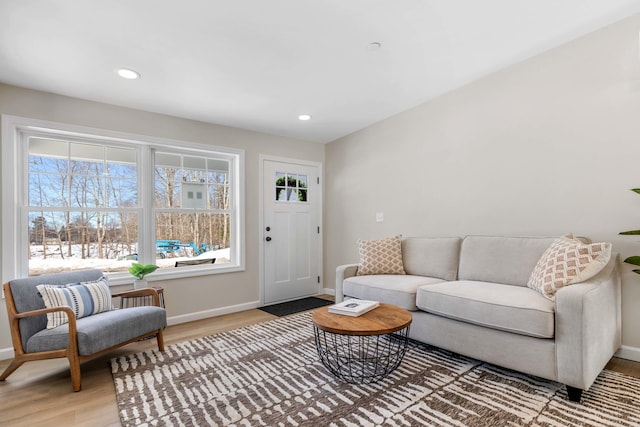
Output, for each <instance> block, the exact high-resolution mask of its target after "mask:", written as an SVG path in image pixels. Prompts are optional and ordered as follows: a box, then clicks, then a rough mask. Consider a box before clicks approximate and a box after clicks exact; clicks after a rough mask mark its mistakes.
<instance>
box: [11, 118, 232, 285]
mask: <svg viewBox="0 0 640 427" xmlns="http://www.w3.org/2000/svg"><path fill="white" fill-rule="evenodd" d="M34 122H36V121H33V120H28V119H19V118H12V117H7V116H3V139H4V140H8V141H11V140H12V141H13V142H12V143H8V144H3V153H2V154H3V159H2V161H3V187H4V190H5V191H3V235H4V236H5V238H4V239H3V251H4V253H5V254H7V253H15V254H16V257H15V258H13V257H7V256H4V257H3V262H4V265H3V267H4V271H5V276H6V277H5V279H6V278H7V277H9V276H11V277H18V276H26V275H39V274H44V273H51V272H58V271H73V270H79V269H86V268H99V269H101V270H103V271H105V272H109V273H113V274H115V276H113V275H112V277H116V278H117V277H118V274H117V273H120V272H122V273H125V274H122V275H121V277H123V278H124V277H127V278H129V276H128V273H126V271H127V269H128V267H129V266H130V265H131V263H132V262H141V263H154V264H157V265H158V266H159V267H160V270H158V272H156V273H154V275H165V276H167V275H168V276H176V277H177V276H185V275H195V274H205V273H206V274H210V273H216V272H226V271H237V270H241V269H242V268H243V260H244V256H243V253H244V252H243V248H242V247H241V242H242V238H241V236H242V225H243V218H242V216H243V215H242V212H243V211H242V206H240V201H241V200H242V197H241V191H242V189H243V185H242V182H241V180H240V177H241V176H242V174H241V168H242V165H243V152H242V151H241V150H233V149H226V148H220V147H213V148H212V147H209V146H205V145H196V144H189V143H185V142H176V141H165V140H159V139H155V138H142V137H138V136H136V137H130V136H129V135H127V136H126V137H122V135H120V134H119V135H118V136H117V137H114V135H111V134H108V132H103V131H99V132H98V131H97V130H90V132H87V130H86V129H82V131H81V132H79V131H78V128H75V127H74V128H73V129H71V127H69V126H65V125H58V124H52V123H48V122H46V125H47V126H46V127H43V126H41V122H37V123H34ZM7 136H9V138H7ZM9 182H10V183H12V185H6V183H9ZM7 237H9V238H7ZM12 258H13V259H12ZM178 265H186V266H187V267H183V268H180V269H177V268H176V266H178Z"/></svg>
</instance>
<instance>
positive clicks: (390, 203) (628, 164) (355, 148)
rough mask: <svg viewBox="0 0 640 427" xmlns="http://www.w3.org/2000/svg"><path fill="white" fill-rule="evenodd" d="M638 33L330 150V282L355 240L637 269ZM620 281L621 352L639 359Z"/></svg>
mask: <svg viewBox="0 0 640 427" xmlns="http://www.w3.org/2000/svg"><path fill="white" fill-rule="evenodd" d="M639 30H640V15H636V16H633V17H631V18H630V19H626V20H624V21H621V22H619V23H617V24H615V25H612V26H610V27H607V28H605V29H603V30H600V31H598V32H595V33H592V34H590V35H588V36H586V37H583V38H581V39H578V40H576V41H574V42H572V43H569V44H567V45H564V46H562V47H560V48H557V49H554V50H551V51H548V52H546V53H544V54H542V55H540V56H537V57H535V58H532V59H530V60H527V61H525V62H522V63H520V64H517V65H515V66H512V67H510V68H508V69H506V70H503V71H501V72H499V73H496V74H493V75H490V76H488V77H486V78H484V79H481V80H479V81H477V82H475V83H473V84H470V85H468V86H465V87H463V88H460V89H459V90H456V91H454V92H452V93H449V94H447V95H444V96H442V97H439V98H438V99H435V100H433V101H431V102H428V103H426V104H423V105H420V106H418V107H416V108H414V109H412V110H409V111H406V112H404V113H402V114H399V115H397V116H394V117H391V118H389V119H387V120H384V121H382V122H380V123H377V124H375V125H373V126H371V127H369V128H367V129H364V130H362V131H359V132H356V133H354V134H352V135H350V136H347V137H345V138H342V139H340V140H337V141H334V142H332V143H330V144H328V145H327V149H326V177H327V182H326V186H325V194H326V207H327V208H326V213H325V230H327V233H326V236H325V239H326V240H325V248H326V250H325V277H331V275H334V274H335V273H334V272H335V268H336V266H337V265H340V264H345V263H349V262H357V260H358V254H357V247H356V240H357V239H358V238H364V239H368V238H378V237H383V236H390V235H395V234H398V233H401V234H403V235H405V236H464V235H467V234H499V235H503V234H504V235H549V236H555V235H559V234H562V233H566V232H573V233H576V234H579V235H586V236H590V237H592V238H593V239H594V240H607V241H612V242H613V243H614V247H615V249H616V250H618V251H619V252H621V253H622V254H623V255H627V256H628V255H632V254H638V255H640V238H633V237H622V236H618V235H617V233H618V232H619V231H622V230H628V229H638V228H640V196H638V195H636V194H634V193H632V192H630V191H629V190H628V189H630V188H632V187H640V56H639V48H638V31H639ZM376 212H384V222H382V223H376V222H375V213H376ZM623 269H624V271H625V274H624V277H623V280H624V284H623V322H624V323H623V329H624V330H623V343H624V345H626V346H632V347H640V326H638V325H640V276H637V275H634V274H633V273H630V270H631V268H630V267H629V266H627V265H625V266H624V267H623Z"/></svg>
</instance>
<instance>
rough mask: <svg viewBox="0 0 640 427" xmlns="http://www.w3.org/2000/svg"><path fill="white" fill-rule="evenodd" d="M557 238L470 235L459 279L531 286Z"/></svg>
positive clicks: (461, 256) (463, 252)
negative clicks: (541, 259)
mask: <svg viewBox="0 0 640 427" xmlns="http://www.w3.org/2000/svg"><path fill="white" fill-rule="evenodd" d="M554 240H555V238H552V237H551V238H549V237H501V236H467V237H465V238H464V240H463V241H462V248H461V249H460V266H459V269H458V279H460V280H479V281H483V282H492V283H504V284H507V285H518V286H527V282H528V281H529V276H530V275H531V272H532V271H533V269H534V267H535V266H536V263H537V262H538V260H539V259H540V257H541V256H542V254H543V253H544V251H546V250H547V248H548V247H549V245H551V243H552V242H553V241H554Z"/></svg>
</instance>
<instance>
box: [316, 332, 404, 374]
mask: <svg viewBox="0 0 640 427" xmlns="http://www.w3.org/2000/svg"><path fill="white" fill-rule="evenodd" d="M314 332H315V342H316V349H317V350H318V355H319V356H320V361H321V362H322V364H323V365H324V366H325V367H326V368H327V369H329V371H331V373H333V374H334V375H335V376H336V377H338V378H340V379H342V380H343V381H345V382H348V383H351V384H370V383H374V382H377V381H380V380H381V379H383V378H385V377H386V376H387V375H389V374H390V373H391V372H393V371H394V370H395V369H396V368H397V367H398V366H399V365H400V362H402V359H403V358H404V354H405V352H406V351H407V343H408V341H409V337H408V335H409V328H408V327H406V328H404V329H401V330H399V331H396V332H394V333H393V334H383V335H341V334H334V333H331V332H327V331H324V330H322V329H320V328H318V327H317V326H315V325H314Z"/></svg>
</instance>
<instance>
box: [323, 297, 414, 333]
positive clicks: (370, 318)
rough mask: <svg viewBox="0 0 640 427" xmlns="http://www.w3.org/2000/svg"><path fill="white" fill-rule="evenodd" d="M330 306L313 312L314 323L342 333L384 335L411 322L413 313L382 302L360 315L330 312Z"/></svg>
mask: <svg viewBox="0 0 640 427" xmlns="http://www.w3.org/2000/svg"><path fill="white" fill-rule="evenodd" d="M329 307H330V306H327V307H322V308H319V309H317V310H316V311H314V312H313V318H312V319H313V323H314V325H316V326H317V327H318V328H320V329H322V330H323V331H327V332H331V333H334V334H340V335H383V334H390V333H392V332H396V331H399V330H401V329H404V328H406V327H407V326H409V325H410V324H411V320H412V317H411V313H410V312H409V311H407V310H405V309H404V308H400V307H397V306H395V305H391V304H382V303H381V304H380V306H378V307H376V308H374V309H373V310H371V311H369V312H367V313H365V314H362V315H360V316H358V317H352V316H346V315H343V314H335V313H329V311H328V310H329Z"/></svg>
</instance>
